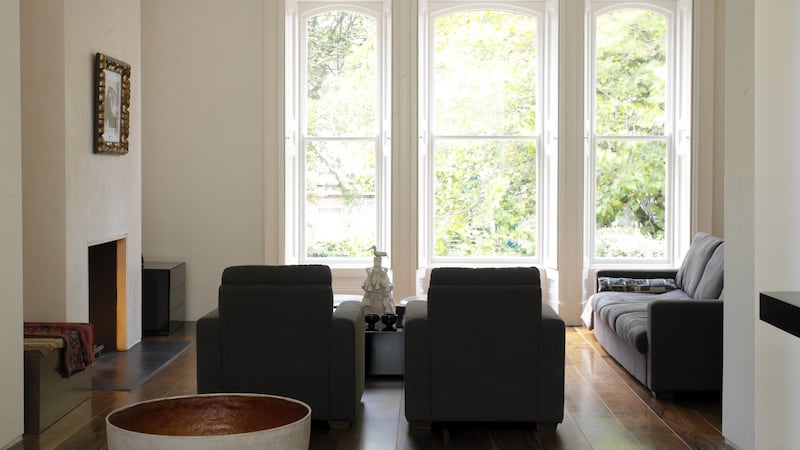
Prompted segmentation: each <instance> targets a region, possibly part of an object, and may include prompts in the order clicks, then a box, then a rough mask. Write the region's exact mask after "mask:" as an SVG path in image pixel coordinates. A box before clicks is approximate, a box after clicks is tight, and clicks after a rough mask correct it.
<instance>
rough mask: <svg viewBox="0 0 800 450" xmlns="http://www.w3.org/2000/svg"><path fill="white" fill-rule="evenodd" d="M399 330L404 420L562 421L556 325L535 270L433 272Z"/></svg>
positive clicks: (560, 336)
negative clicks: (425, 291) (422, 296)
mask: <svg viewBox="0 0 800 450" xmlns="http://www.w3.org/2000/svg"><path fill="white" fill-rule="evenodd" d="M404 327H405V328H404V332H403V333H404V339H405V349H404V351H405V373H404V381H405V414H406V419H408V421H409V422H421V423H429V422H433V421H446V422H453V421H469V422H472V421H503V422H536V423H538V424H540V425H544V424H547V425H549V426H552V427H555V426H556V425H557V424H558V423H560V422H561V421H562V420H563V417H564V351H565V329H564V322H563V320H561V318H559V317H558V315H557V314H556V313H555V312H554V311H553V310H552V309H551V308H550V307H548V306H546V305H542V291H541V287H540V281H539V271H538V270H537V269H536V268H496V269H495V268H492V269H489V268H481V269H464V268H440V269H434V270H433V271H432V272H431V278H430V288H429V290H428V300H427V301H411V302H409V303H408V304H407V305H406V311H405V318H404Z"/></svg>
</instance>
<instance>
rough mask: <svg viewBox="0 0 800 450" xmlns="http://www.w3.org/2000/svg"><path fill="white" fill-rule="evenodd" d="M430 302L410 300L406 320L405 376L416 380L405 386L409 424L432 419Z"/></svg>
mask: <svg viewBox="0 0 800 450" xmlns="http://www.w3.org/2000/svg"><path fill="white" fill-rule="evenodd" d="M429 324H430V322H429V321H428V302H426V301H419V300H417V301H410V302H408V304H407V305H406V312H405V315H404V318H403V340H404V342H403V344H404V349H403V351H404V355H403V361H404V367H403V376H404V377H405V379H406V380H413V382H410V383H409V382H407V383H406V384H405V399H406V405H405V406H406V408H405V409H406V419H407V420H408V421H409V422H425V421H430V420H431V398H432V393H431V375H432V374H431V334H430V327H429Z"/></svg>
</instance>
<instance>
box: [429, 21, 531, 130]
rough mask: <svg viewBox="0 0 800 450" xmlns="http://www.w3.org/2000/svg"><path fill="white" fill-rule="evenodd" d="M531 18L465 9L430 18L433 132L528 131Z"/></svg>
mask: <svg viewBox="0 0 800 450" xmlns="http://www.w3.org/2000/svg"><path fill="white" fill-rule="evenodd" d="M536 32H537V20H536V18H534V17H530V16H526V15H523V14H516V13H510V12H502V11H466V12H459V13H454V14H449V15H445V16H440V17H438V18H436V19H435V22H434V51H435V56H434V74H433V76H434V80H433V100H434V121H433V126H434V134H437V135H455V136H462V135H479V136H480V135H490V136H491V135H495V136H504V135H505V136H507V135H533V134H535V130H536V89H537V86H536V69H537V66H536V56H537V55H536V45H537V44H536V38H537V36H536Z"/></svg>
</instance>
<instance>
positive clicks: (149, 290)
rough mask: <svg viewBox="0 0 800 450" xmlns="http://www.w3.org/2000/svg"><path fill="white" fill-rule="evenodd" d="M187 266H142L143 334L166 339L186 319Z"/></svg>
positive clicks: (165, 263) (161, 264)
mask: <svg viewBox="0 0 800 450" xmlns="http://www.w3.org/2000/svg"><path fill="white" fill-rule="evenodd" d="M185 297H186V264H185V263H182V262H147V261H145V262H144V264H143V265H142V333H143V334H145V335H159V336H166V335H168V334H170V333H172V332H174V331H175V330H177V329H179V328H180V327H182V326H183V322H184V320H186V305H185V304H184V302H185Z"/></svg>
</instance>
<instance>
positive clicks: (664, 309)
mask: <svg viewBox="0 0 800 450" xmlns="http://www.w3.org/2000/svg"><path fill="white" fill-rule="evenodd" d="M724 247H725V245H724V243H723V242H722V240H721V239H719V238H716V237H714V236H711V235H708V234H706V233H698V234H697V235H696V236H695V237H694V239H693V240H692V244H691V246H690V248H689V251H688V252H687V254H686V257H685V258H684V261H683V264H682V265H681V267H680V269H679V270H677V271H674V270H673V271H646V270H601V271H598V273H597V276H598V279H600V278H601V277H612V278H619V277H624V278H634V279H646V278H674V279H675V284H676V286H677V289H675V290H671V291H667V292H664V293H660V294H650V293H639V292H613V291H606V292H598V293H596V294H594V295H593V296H592V297H591V298H590V300H589V301H590V305H591V308H592V310H593V313H592V322H593V326H594V333H595V337H596V338H597V340H598V342H600V344H601V345H602V346H603V348H605V349H606V351H607V352H608V353H609V354H610V355H611V356H612V357H614V359H616V360H617V361H618V362H619V363H620V364H621V365H622V366H623V367H624V368H625V369H626V370H627V371H628V372H630V373H631V374H632V375H633V376H634V377H635V378H636V379H637V380H639V381H640V382H641V383H642V384H644V385H645V386H647V388H648V389H650V391H651V392H652V393H653V395H655V396H656V397H659V398H662V397H670V396H671V395H672V394H673V393H675V392H685V391H720V390H721V389H722V305H723V304H722V288H723V264H724Z"/></svg>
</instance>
